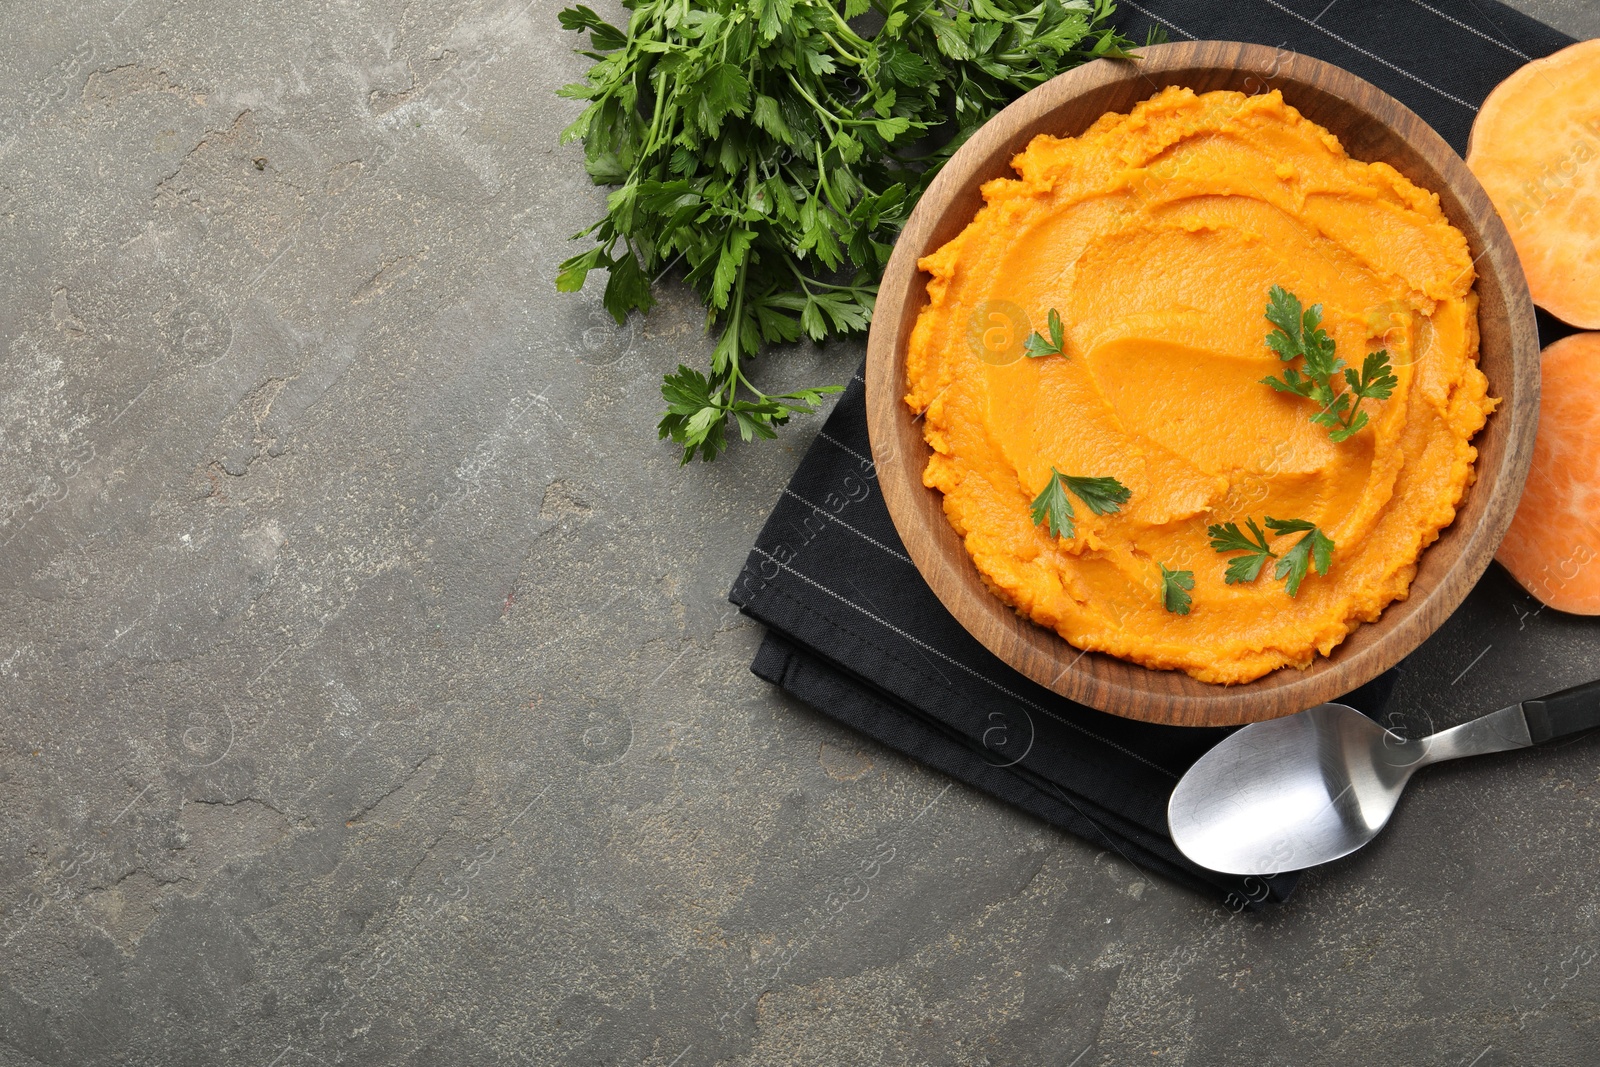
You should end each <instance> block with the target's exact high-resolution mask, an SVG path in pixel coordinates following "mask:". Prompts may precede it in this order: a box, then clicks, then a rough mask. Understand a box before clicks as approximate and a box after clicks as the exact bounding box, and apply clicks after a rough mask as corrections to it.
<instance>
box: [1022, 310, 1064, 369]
mask: <svg viewBox="0 0 1600 1067" xmlns="http://www.w3.org/2000/svg"><path fill="white" fill-rule="evenodd" d="M1046 325H1047V327H1048V328H1049V330H1050V337H1049V338H1048V339H1046V338H1045V337H1044V336H1042V335H1041V334H1040V333H1039V332H1038V331H1037V330H1035V331H1034V332H1033V333H1031V334H1029V335H1028V343H1027V344H1025V345H1024V346H1023V351H1025V352H1026V353H1027V354H1028V358H1029V359H1037V358H1039V357H1040V356H1059V355H1060V354H1061V349H1062V345H1063V343H1064V342H1065V341H1066V331H1065V330H1064V329H1063V328H1062V326H1061V315H1060V313H1058V312H1057V311H1056V309H1055V308H1051V309H1050V318H1049V320H1048V322H1047V324H1046Z"/></svg>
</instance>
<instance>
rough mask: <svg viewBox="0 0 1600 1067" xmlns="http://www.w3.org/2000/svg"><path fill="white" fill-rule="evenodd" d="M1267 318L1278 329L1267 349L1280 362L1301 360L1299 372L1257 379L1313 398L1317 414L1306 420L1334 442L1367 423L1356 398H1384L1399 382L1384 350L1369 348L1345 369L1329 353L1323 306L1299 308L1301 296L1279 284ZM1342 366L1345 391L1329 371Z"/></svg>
mask: <svg viewBox="0 0 1600 1067" xmlns="http://www.w3.org/2000/svg"><path fill="white" fill-rule="evenodd" d="M1267 321H1268V322H1270V323H1272V325H1273V326H1275V327H1277V328H1276V329H1275V330H1273V331H1272V332H1271V333H1269V334H1267V347H1268V348H1271V349H1272V350H1273V351H1274V352H1276V353H1278V358H1279V359H1281V360H1283V361H1284V362H1285V363H1290V364H1292V363H1293V362H1294V361H1295V360H1296V359H1299V360H1302V361H1303V363H1302V366H1303V370H1302V368H1297V367H1294V366H1288V367H1285V368H1284V370H1283V377H1282V378H1274V377H1271V376H1270V375H1269V376H1268V377H1266V378H1263V379H1261V383H1262V384H1263V385H1270V386H1272V388H1274V389H1276V390H1277V391H1278V392H1280V393H1292V394H1293V395H1295V396H1303V397H1306V398H1307V399H1309V400H1311V401H1313V402H1314V403H1315V404H1316V405H1317V412H1316V414H1314V415H1312V416H1311V421H1312V422H1314V423H1316V424H1317V425H1319V426H1326V427H1328V436H1329V437H1330V438H1332V439H1333V440H1334V441H1345V440H1348V439H1349V438H1350V437H1351V436H1352V435H1354V434H1355V433H1357V432H1358V431H1360V430H1361V428H1362V427H1364V426H1366V424H1367V413H1366V412H1365V411H1362V410H1361V401H1363V400H1387V399H1389V397H1390V396H1391V395H1393V393H1394V388H1395V386H1397V385H1399V384H1400V379H1398V378H1396V377H1395V376H1394V375H1393V374H1392V373H1391V372H1390V371H1391V368H1390V366H1389V352H1388V350H1387V349H1379V350H1378V351H1376V352H1368V353H1367V357H1366V359H1365V360H1363V361H1362V364H1361V373H1359V374H1357V373H1356V369H1355V368H1354V367H1346V366H1345V365H1344V360H1342V359H1340V358H1339V357H1338V356H1337V355H1335V354H1334V350H1335V347H1336V346H1335V343H1334V340H1333V338H1331V337H1329V336H1328V334H1327V331H1326V330H1324V329H1323V328H1322V305H1321V304H1313V305H1311V307H1309V308H1302V306H1301V304H1300V298H1299V297H1297V296H1295V295H1294V294H1293V293H1291V292H1289V291H1288V290H1287V289H1285V288H1283V286H1281V285H1274V286H1273V287H1272V289H1271V291H1270V292H1269V293H1268V299H1267ZM1341 368H1343V370H1344V383H1345V388H1344V389H1338V388H1337V387H1336V386H1335V384H1334V375H1336V374H1338V373H1339V370H1340V369H1341Z"/></svg>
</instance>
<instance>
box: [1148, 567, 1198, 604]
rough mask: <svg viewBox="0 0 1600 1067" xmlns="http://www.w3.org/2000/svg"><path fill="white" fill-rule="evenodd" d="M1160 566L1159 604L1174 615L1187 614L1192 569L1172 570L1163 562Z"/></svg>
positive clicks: (1191, 587)
mask: <svg viewBox="0 0 1600 1067" xmlns="http://www.w3.org/2000/svg"><path fill="white" fill-rule="evenodd" d="M1157 566H1159V567H1160V568H1161V606H1162V607H1164V608H1166V609H1167V610H1168V611H1170V612H1172V613H1173V614H1174V615H1187V614H1189V605H1190V597H1189V593H1190V592H1191V591H1192V590H1193V589H1194V571H1172V570H1168V569H1167V565H1166V564H1165V563H1160V564H1157Z"/></svg>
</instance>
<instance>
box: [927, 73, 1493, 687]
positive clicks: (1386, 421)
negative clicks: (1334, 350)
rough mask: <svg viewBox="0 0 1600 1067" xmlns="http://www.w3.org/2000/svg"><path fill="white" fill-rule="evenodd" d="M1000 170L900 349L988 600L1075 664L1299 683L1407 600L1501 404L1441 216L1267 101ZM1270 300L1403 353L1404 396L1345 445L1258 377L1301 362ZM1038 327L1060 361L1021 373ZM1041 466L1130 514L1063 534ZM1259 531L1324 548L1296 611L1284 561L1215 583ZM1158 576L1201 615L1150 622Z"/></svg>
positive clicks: (1119, 131)
mask: <svg viewBox="0 0 1600 1067" xmlns="http://www.w3.org/2000/svg"><path fill="white" fill-rule="evenodd" d="M1013 165H1014V167H1015V169H1016V171H1017V173H1018V175H1019V177H1018V178H1016V179H997V180H995V181H992V182H990V183H988V184H987V185H986V186H985V187H984V189H983V195H984V199H985V201H986V205H985V206H984V207H983V208H982V209H981V210H980V211H979V212H978V215H977V217H976V218H975V219H974V220H973V221H972V223H971V225H969V226H968V227H967V228H966V229H965V230H964V231H963V232H962V233H961V234H960V235H959V236H957V237H956V238H955V239H954V240H952V241H951V242H950V243H949V244H947V245H945V246H944V247H943V248H941V249H939V250H938V251H937V252H934V253H933V254H932V255H929V256H927V257H925V258H924V259H923V260H922V261H921V263H920V266H921V268H922V269H923V270H925V271H927V272H928V273H929V274H930V275H931V276H932V279H931V280H930V281H929V283H928V298H929V302H928V304H927V306H926V307H925V308H924V309H923V311H922V313H921V317H920V318H919V319H918V321H917V325H916V329H915V331H914V332H913V334H912V338H911V343H910V346H909V350H908V353H907V357H906V358H907V369H908V372H909V380H910V392H909V395H907V397H906V402H907V403H908V404H909V405H910V406H911V408H912V409H913V410H914V411H916V412H918V413H920V414H925V416H926V419H925V427H926V429H925V434H926V437H927V440H928V442H929V444H930V445H931V446H932V448H933V450H934V454H933V456H932V458H931V459H930V460H929V462H928V467H927V470H926V472H925V474H924V481H925V482H926V484H927V485H929V486H931V487H935V488H937V489H939V490H941V491H942V492H943V494H944V509H945V514H946V515H947V516H948V517H949V520H950V522H951V523H952V524H953V525H954V526H955V528H956V530H957V532H958V533H960V534H961V535H962V537H963V538H964V539H965V544H966V547H967V551H968V552H969V553H970V554H971V556H972V559H973V561H974V562H975V563H976V565H977V567H978V570H979V571H980V572H981V573H982V574H983V576H984V578H985V579H986V581H987V582H988V583H989V584H990V586H991V587H992V588H993V589H994V591H995V592H996V593H997V594H998V595H999V596H1001V597H1002V598H1004V599H1005V600H1006V601H1007V602H1009V603H1010V604H1012V605H1013V606H1015V607H1016V609H1017V610H1018V611H1020V612H1022V613H1023V614H1024V615H1026V616H1030V617H1032V618H1033V619H1034V620H1035V621H1036V622H1038V623H1039V624H1041V625H1043V626H1047V627H1050V628H1052V629H1054V630H1055V631H1057V632H1058V633H1060V634H1061V636H1062V637H1064V638H1065V639H1066V640H1067V641H1069V642H1071V643H1072V644H1073V645H1076V646H1077V647H1079V648H1083V649H1093V650H1098V651H1103V652H1107V653H1110V654H1112V655H1116V656H1121V657H1123V658H1126V659H1129V660H1133V661H1135V662H1137V663H1141V664H1144V665H1145V666H1147V667H1154V668H1169V669H1177V670H1183V671H1187V672H1188V673H1189V674H1191V675H1193V676H1194V677H1195V678H1198V679H1201V680H1203V681H1207V682H1217V683H1239V682H1247V681H1250V680H1252V679H1255V678H1259V677H1261V676H1262V675H1264V674H1266V673H1268V672H1269V671H1272V670H1274V669H1276V668H1278V667H1282V666H1287V665H1293V666H1299V667H1304V666H1306V665H1308V664H1309V663H1310V662H1311V661H1312V658H1313V656H1314V654H1315V653H1316V652H1318V651H1320V652H1322V653H1323V654H1324V655H1327V654H1328V653H1330V652H1331V651H1332V650H1333V648H1334V646H1336V645H1337V644H1338V643H1339V642H1340V641H1342V640H1343V639H1344V637H1345V636H1346V635H1347V634H1349V633H1350V632H1351V631H1352V630H1354V629H1355V628H1356V627H1357V626H1358V625H1359V624H1360V623H1362V622H1371V621H1374V620H1376V619H1377V618H1378V616H1379V614H1380V613H1381V612H1382V611H1383V609H1384V608H1385V607H1386V606H1387V605H1388V604H1389V603H1391V602H1392V601H1394V600H1396V599H1399V598H1403V597H1405V595H1406V593H1407V591H1408V589H1409V587H1410V584H1411V580H1412V578H1413V576H1414V575H1415V573H1416V566H1417V560H1418V558H1419V557H1420V555H1421V554H1422V552H1423V550H1424V549H1425V548H1426V547H1427V546H1428V545H1429V544H1430V543H1432V542H1433V541H1434V540H1435V539H1436V538H1437V536H1438V532H1439V530H1440V529H1441V528H1442V527H1444V526H1446V525H1448V524H1449V523H1450V521H1451V520H1452V519H1453V518H1454V517H1455V509H1456V506H1457V504H1458V503H1459V502H1460V500H1461V498H1462V494H1463V493H1464V492H1465V491H1466V488H1467V487H1468V486H1469V485H1470V484H1471V482H1472V479H1473V461H1474V460H1475V459H1476V456H1477V452H1476V450H1475V449H1474V448H1473V446H1472V444H1471V440H1472V437H1473V435H1474V434H1475V433H1477V431H1478V430H1479V429H1481V428H1482V426H1483V425H1484V421H1485V419H1486V418H1487V417H1488V415H1489V413H1490V412H1491V411H1492V410H1493V409H1494V406H1495V404H1496V403H1497V401H1495V400H1493V399H1491V398H1489V397H1488V395H1487V382H1486V380H1485V378H1484V376H1483V374H1482V372H1480V371H1479V369H1478V366H1477V353H1478V328H1477V297H1476V294H1475V293H1474V292H1473V281H1474V279H1475V274H1474V271H1473V265H1472V257H1471V255H1470V254H1469V252H1468V250H1467V242H1466V239H1465V237H1463V235H1462V234H1461V232H1460V231H1459V230H1457V229H1456V228H1455V227H1454V226H1452V225H1451V224H1450V223H1449V221H1448V220H1447V219H1446V218H1445V217H1444V215H1443V214H1442V213H1441V211H1440V209H1439V205H1438V198H1437V197H1436V196H1434V195H1433V194H1431V193H1429V192H1427V191H1426V190H1423V189H1419V188H1418V187H1417V186H1415V185H1413V184H1412V183H1411V182H1409V181H1408V180H1406V178H1404V177H1403V176H1402V175H1400V174H1399V173H1398V172H1397V171H1395V170H1394V169H1393V168H1392V167H1389V166H1388V165H1386V164H1383V163H1362V162H1358V161H1356V160H1352V159H1351V158H1349V156H1347V155H1346V154H1345V152H1344V150H1343V148H1342V147H1341V146H1340V144H1339V142H1338V140H1337V139H1336V138H1335V137H1334V136H1333V135H1332V134H1330V133H1329V132H1328V131H1326V130H1325V129H1323V128H1322V127H1320V126H1318V125H1316V124H1315V123H1312V122H1310V121H1308V120H1306V119H1305V118H1303V117H1302V116H1301V115H1300V114H1299V113H1298V112H1297V111H1296V110H1295V109H1294V108H1292V107H1289V106H1288V105H1286V104H1285V103H1284V101H1283V99H1282V97H1281V96H1280V95H1279V94H1278V93H1276V92H1274V93H1271V94H1267V95H1262V96H1250V97H1247V96H1244V95H1242V94H1240V93H1230V92H1213V93H1206V94H1204V95H1196V94H1195V93H1193V92H1192V91H1190V90H1187V89H1180V88H1176V87H1174V88H1169V89H1166V90H1164V91H1163V92H1161V93H1159V94H1157V95H1156V96H1154V97H1152V98H1151V99H1149V100H1147V101H1145V102H1144V103H1142V104H1140V105H1139V106H1137V107H1136V108H1134V110H1133V111H1132V113H1131V114H1128V115H1115V114H1108V115H1106V116H1104V117H1102V118H1101V119H1100V120H1099V121H1098V122H1096V123H1095V124H1094V126H1092V127H1091V128H1090V129H1089V130H1088V131H1086V132H1085V133H1084V134H1083V135H1082V136H1079V137H1074V138H1067V139H1061V138H1057V137H1051V136H1040V137H1038V138H1036V139H1034V141H1033V142H1032V143H1031V144H1030V145H1029V146H1028V148H1027V150H1026V151H1024V152H1023V153H1022V154H1021V155H1019V156H1017V157H1016V159H1015V160H1014V161H1013ZM1274 285H1278V286H1283V287H1284V288H1286V289H1288V290H1289V291H1291V292H1293V293H1295V294H1296V295H1297V296H1299V297H1300V298H1302V299H1303V300H1304V302H1305V303H1306V304H1307V305H1311V304H1314V303H1320V304H1321V305H1323V308H1324V327H1325V328H1326V330H1327V331H1328V333H1329V334H1330V335H1331V336H1332V337H1333V338H1334V339H1335V340H1336V342H1337V345H1338V354H1339V356H1340V358H1342V359H1343V360H1344V362H1345V363H1346V364H1347V365H1354V366H1356V367H1359V366H1360V365H1361V363H1362V359H1363V356H1364V355H1365V354H1366V353H1368V352H1370V351H1373V350H1376V349H1386V350H1387V352H1388V353H1389V356H1390V359H1391V362H1392V364H1393V366H1394V374H1395V376H1396V377H1397V378H1398V385H1397V386H1395V388H1394V390H1393V393H1392V395H1391V396H1390V398H1389V399H1387V400H1368V401H1366V402H1365V403H1364V404H1363V405H1362V410H1363V411H1366V412H1367V413H1368V416H1369V419H1370V422H1369V424H1368V425H1367V426H1366V428H1364V429H1362V430H1361V431H1360V432H1358V433H1356V434H1355V435H1354V436H1352V437H1350V438H1349V439H1348V440H1346V441H1343V442H1335V441H1334V440H1332V439H1331V437H1330V434H1329V431H1328V429H1327V428H1326V427H1324V426H1320V425H1317V424H1314V423H1313V422H1312V421H1311V420H1310V416H1311V415H1312V414H1314V413H1315V411H1316V405H1315V404H1314V403H1313V402H1312V401H1309V400H1306V399H1303V398H1300V397H1296V396H1290V395H1284V394H1281V393H1278V392H1275V391H1274V390H1272V389H1271V388H1269V387H1268V386H1266V385H1263V384H1261V380H1262V379H1263V378H1265V377H1267V376H1269V375H1277V374H1280V373H1281V372H1282V370H1283V368H1284V366H1285V365H1284V364H1283V363H1282V362H1280V360H1279V358H1278V356H1277V355H1276V354H1274V353H1273V352H1272V351H1271V350H1270V349H1269V348H1268V347H1267V346H1266V345H1265V343H1264V340H1265V337H1266V335H1267V333H1268V332H1269V331H1270V330H1271V329H1272V327H1271V325H1270V324H1269V323H1268V322H1267V321H1266V320H1265V318H1264V317H1263V314H1264V312H1265V309H1266V305H1267V299H1268V292H1269V290H1270V289H1271V287H1273V286H1274ZM1051 310H1056V311H1058V312H1059V315H1060V318H1061V320H1062V323H1063V325H1064V344H1063V350H1062V353H1061V354H1059V355H1047V356H1043V357H1039V358H1034V357H1030V356H1028V355H1026V354H1025V353H1024V351H1023V343H1024V341H1025V339H1026V338H1027V336H1028V335H1029V334H1030V333H1033V332H1038V333H1040V334H1041V335H1043V337H1044V339H1046V340H1047V339H1048V336H1049V331H1048V329H1047V326H1046V323H1047V319H1048V314H1049V312H1050V311H1051ZM1052 468H1054V469H1056V470H1059V471H1060V472H1062V473H1063V474H1072V475H1077V476H1083V477H1114V478H1116V479H1117V480H1118V481H1119V482H1120V483H1121V484H1122V485H1123V486H1126V487H1127V488H1128V489H1129V490H1131V494H1132V495H1131V497H1130V498H1129V499H1128V501H1127V503H1126V504H1125V505H1124V506H1123V507H1122V508H1121V509H1120V510H1118V511H1115V512H1112V513H1108V514H1104V515H1098V514H1094V513H1092V512H1091V510H1090V509H1089V508H1087V507H1083V506H1079V507H1078V508H1077V509H1076V515H1077V519H1076V523H1075V526H1076V529H1075V533H1074V536H1072V537H1053V536H1051V535H1050V534H1049V532H1048V531H1047V529H1046V528H1045V527H1044V526H1042V525H1035V523H1034V522H1033V519H1032V516H1031V515H1030V504H1031V502H1032V501H1033V500H1034V498H1035V497H1036V496H1037V495H1038V494H1039V493H1040V491H1041V490H1042V489H1043V488H1044V487H1045V486H1046V484H1047V482H1048V480H1049V479H1050V478H1051V477H1052V474H1051V471H1052ZM1268 515H1270V516H1275V517H1277V518H1279V519H1289V518H1297V519H1304V520H1308V521H1310V522H1314V523H1316V524H1317V525H1318V526H1319V527H1320V528H1321V529H1322V530H1323V531H1324V532H1325V533H1326V534H1327V535H1328V536H1329V537H1331V538H1332V539H1333V541H1334V544H1335V546H1336V547H1335V549H1334V552H1333V559H1332V566H1331V567H1330V568H1329V571H1328V573H1327V574H1326V575H1318V574H1316V573H1312V574H1311V575H1309V576H1308V577H1307V578H1306V579H1305V581H1304V583H1303V584H1302V585H1301V587H1300V589H1299V591H1298V594H1297V595H1296V596H1294V597H1292V598H1291V597H1290V596H1289V595H1288V593H1287V590H1286V586H1285V583H1284V582H1283V581H1279V580H1275V579H1274V578H1273V574H1272V570H1273V566H1272V564H1271V563H1269V564H1268V566H1267V567H1266V569H1265V570H1264V571H1263V573H1262V574H1261V576H1260V577H1259V578H1258V579H1257V580H1255V581H1251V582H1244V583H1238V584H1227V583H1225V582H1224V572H1225V570H1226V567H1227V564H1228V560H1229V558H1230V556H1228V555H1225V554H1221V553H1218V552H1217V551H1216V550H1214V549H1213V548H1212V547H1210V545H1209V538H1208V534H1207V527H1208V526H1209V525H1211V524H1215V523H1226V522H1239V523H1241V524H1242V523H1244V522H1245V521H1246V520H1247V519H1250V518H1253V519H1255V520H1256V521H1257V522H1258V523H1260V522H1262V521H1263V519H1264V517H1265V516H1268ZM1292 543H1293V539H1292V538H1290V539H1285V540H1283V541H1281V542H1277V543H1275V544H1274V548H1275V549H1283V548H1285V547H1287V546H1288V545H1289V544H1292ZM1162 565H1165V566H1166V567H1167V568H1169V569H1170V570H1187V571H1191V572H1192V574H1193V578H1194V589H1193V592H1192V607H1191V609H1190V611H1189V613H1188V614H1186V615H1181V614H1176V613H1174V612H1172V611H1169V610H1167V609H1166V607H1164V606H1163V599H1162V595H1161V594H1162V578H1161V570H1160V567H1161V566H1162Z"/></svg>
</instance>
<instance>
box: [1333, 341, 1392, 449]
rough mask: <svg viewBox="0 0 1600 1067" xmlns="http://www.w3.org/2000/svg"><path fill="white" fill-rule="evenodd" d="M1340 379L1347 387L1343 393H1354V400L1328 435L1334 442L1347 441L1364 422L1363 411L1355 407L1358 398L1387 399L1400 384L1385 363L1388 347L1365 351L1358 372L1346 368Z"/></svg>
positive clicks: (1386, 361) (1364, 413)
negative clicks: (1347, 413) (1341, 422)
mask: <svg viewBox="0 0 1600 1067" xmlns="http://www.w3.org/2000/svg"><path fill="white" fill-rule="evenodd" d="M1344 381H1345V384H1346V385H1348V386H1349V387H1350V388H1349V391H1348V393H1347V394H1346V395H1349V396H1354V397H1355V398H1356V401H1355V407H1354V408H1352V409H1351V417H1350V419H1349V420H1347V421H1346V422H1345V424H1344V425H1342V426H1340V427H1339V428H1338V429H1336V430H1334V431H1333V432H1332V433H1330V434H1329V435H1328V436H1329V437H1331V438H1333V439H1334V440H1335V441H1344V440H1348V439H1349V438H1350V437H1351V436H1352V435H1353V434H1355V433H1357V432H1359V431H1360V429H1361V428H1362V427H1363V426H1365V425H1366V424H1367V413H1366V412H1365V411H1361V410H1359V409H1360V407H1361V401H1363V400H1388V399H1389V397H1391V396H1393V395H1394V387H1395V386H1397V385H1399V384H1400V379H1399V378H1396V377H1395V376H1394V374H1393V372H1392V368H1391V367H1390V366H1389V350H1388V349H1386V348H1380V349H1379V350H1378V351H1376V352H1368V353H1367V358H1366V359H1365V360H1363V361H1362V363H1361V373H1360V374H1359V375H1358V374H1356V369H1355V368H1354V367H1346V368H1345V371H1344Z"/></svg>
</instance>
